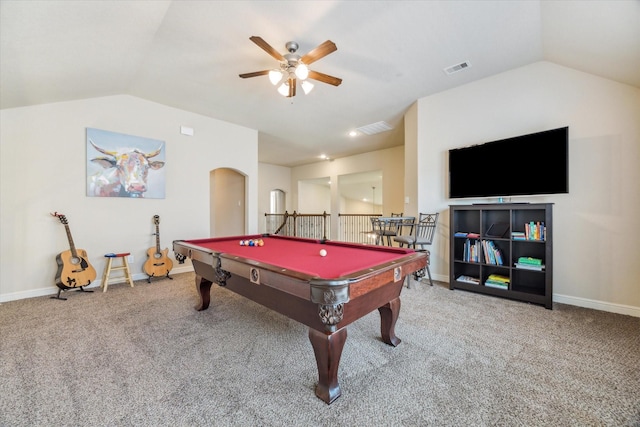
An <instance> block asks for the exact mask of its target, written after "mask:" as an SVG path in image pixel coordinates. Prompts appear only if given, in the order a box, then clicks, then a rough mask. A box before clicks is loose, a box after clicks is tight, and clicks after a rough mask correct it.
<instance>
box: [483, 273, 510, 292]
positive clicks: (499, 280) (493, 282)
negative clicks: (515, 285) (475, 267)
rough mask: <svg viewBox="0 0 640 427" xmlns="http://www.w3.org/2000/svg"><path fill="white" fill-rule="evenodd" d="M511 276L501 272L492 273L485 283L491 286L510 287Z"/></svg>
mask: <svg viewBox="0 0 640 427" xmlns="http://www.w3.org/2000/svg"><path fill="white" fill-rule="evenodd" d="M509 282H510V280H509V278H508V277H506V276H502V275H500V274H490V275H489V277H487V280H485V281H484V285H485V286H488V287H490V288H498V289H505V290H506V289H509Z"/></svg>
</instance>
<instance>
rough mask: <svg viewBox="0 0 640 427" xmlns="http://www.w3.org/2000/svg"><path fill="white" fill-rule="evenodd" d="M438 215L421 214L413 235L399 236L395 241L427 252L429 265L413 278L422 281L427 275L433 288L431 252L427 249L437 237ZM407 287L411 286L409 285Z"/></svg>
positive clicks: (402, 245) (401, 245) (417, 272)
mask: <svg viewBox="0 0 640 427" xmlns="http://www.w3.org/2000/svg"><path fill="white" fill-rule="evenodd" d="M438 215H439V214H438V213H428V214H427V213H421V214H420V215H419V217H418V222H416V223H415V224H414V226H413V233H412V234H410V235H406V236H397V237H395V238H394V240H395V241H396V242H397V243H398V244H399V245H400V247H405V245H406V246H407V247H408V248H411V249H414V250H416V251H418V252H425V253H426V254H427V265H426V266H425V267H424V268H423V269H420V270H418V271H416V272H415V273H413V277H414V278H415V280H416V281H420V280H421V279H422V278H423V277H424V275H425V273H426V274H427V275H428V276H429V284H430V285H431V286H433V280H432V279H431V271H430V270H429V263H430V258H431V252H430V251H429V249H427V247H428V246H430V245H431V244H432V243H433V238H434V237H435V234H436V233H435V231H436V226H437V224H438ZM407 287H409V285H408V284H407Z"/></svg>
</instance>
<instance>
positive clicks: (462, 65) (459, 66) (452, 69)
mask: <svg viewBox="0 0 640 427" xmlns="http://www.w3.org/2000/svg"><path fill="white" fill-rule="evenodd" d="M469 67H471V64H470V63H469V61H465V62H461V63H459V64H456V65H452V66H451V67H447V68H445V69H444V72H445V73H447V74H453V73H457V72H458V71H462V70H464V69H465V68H469Z"/></svg>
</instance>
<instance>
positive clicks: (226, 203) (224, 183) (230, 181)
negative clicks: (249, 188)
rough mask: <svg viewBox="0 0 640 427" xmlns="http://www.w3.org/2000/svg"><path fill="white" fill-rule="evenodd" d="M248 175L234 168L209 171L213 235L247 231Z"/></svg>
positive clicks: (211, 230) (240, 233) (210, 225)
mask: <svg viewBox="0 0 640 427" xmlns="http://www.w3.org/2000/svg"><path fill="white" fill-rule="evenodd" d="M245 200H246V176H245V175H244V174H242V173H240V172H238V171H236V170H234V169H230V168H218V169H214V170H212V171H211V172H209V202H210V207H209V221H210V222H209V230H210V235H211V237H222V236H239V235H243V234H245V233H246V201H245Z"/></svg>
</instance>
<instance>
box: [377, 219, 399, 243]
mask: <svg viewBox="0 0 640 427" xmlns="http://www.w3.org/2000/svg"><path fill="white" fill-rule="evenodd" d="M400 222H401V220H382V219H380V218H377V217H372V218H371V225H372V227H373V232H374V234H375V235H376V245H379V244H384V243H385V241H386V243H387V246H392V244H393V242H392V241H391V238H392V237H396V236H397V235H398V224H399V223H400Z"/></svg>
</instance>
